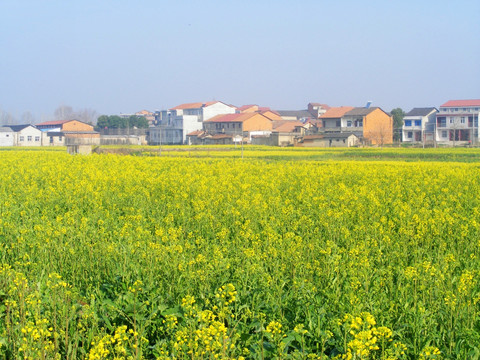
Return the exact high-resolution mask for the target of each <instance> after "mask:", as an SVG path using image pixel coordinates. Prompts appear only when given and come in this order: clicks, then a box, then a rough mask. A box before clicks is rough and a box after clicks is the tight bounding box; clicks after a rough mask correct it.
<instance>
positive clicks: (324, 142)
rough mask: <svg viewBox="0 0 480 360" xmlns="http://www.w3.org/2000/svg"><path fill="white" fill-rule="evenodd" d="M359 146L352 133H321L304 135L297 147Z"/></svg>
mask: <svg viewBox="0 0 480 360" xmlns="http://www.w3.org/2000/svg"><path fill="white" fill-rule="evenodd" d="M359 144H360V139H359V138H358V137H357V136H356V135H355V134H353V133H345V132H343V133H341V132H337V133H323V134H312V135H305V136H304V137H303V138H302V139H300V141H299V143H297V145H298V146H303V147H351V146H357V145H359Z"/></svg>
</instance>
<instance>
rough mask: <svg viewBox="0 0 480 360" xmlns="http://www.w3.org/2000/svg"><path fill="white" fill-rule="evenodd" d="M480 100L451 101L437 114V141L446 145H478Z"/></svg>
mask: <svg viewBox="0 0 480 360" xmlns="http://www.w3.org/2000/svg"><path fill="white" fill-rule="evenodd" d="M479 115H480V99H478V100H450V101H447V102H446V103H444V104H443V105H441V106H440V109H439V111H438V113H437V114H436V123H435V125H436V126H435V140H436V141H437V143H439V144H445V145H460V144H463V145H466V144H473V145H478V144H479V143H480V133H479V131H478V118H479Z"/></svg>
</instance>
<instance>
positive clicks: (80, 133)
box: [36, 120, 100, 146]
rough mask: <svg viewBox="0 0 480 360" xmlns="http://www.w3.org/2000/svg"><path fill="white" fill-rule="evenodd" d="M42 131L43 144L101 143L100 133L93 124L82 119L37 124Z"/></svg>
mask: <svg viewBox="0 0 480 360" xmlns="http://www.w3.org/2000/svg"><path fill="white" fill-rule="evenodd" d="M36 127H37V128H38V129H40V130H41V132H42V138H43V139H42V142H43V145H44V146H45V145H47V146H48V145H50V146H64V145H76V144H85V145H99V144H100V134H99V133H98V132H96V131H94V129H93V125H90V124H87V123H85V122H83V121H80V120H54V121H45V122H42V123H40V124H37V125H36Z"/></svg>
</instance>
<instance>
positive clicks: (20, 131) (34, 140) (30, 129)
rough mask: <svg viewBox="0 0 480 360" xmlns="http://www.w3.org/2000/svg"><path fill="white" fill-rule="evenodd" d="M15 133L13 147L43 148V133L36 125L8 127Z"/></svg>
mask: <svg viewBox="0 0 480 360" xmlns="http://www.w3.org/2000/svg"><path fill="white" fill-rule="evenodd" d="M4 127H8V128H10V129H11V130H12V131H13V133H14V140H13V143H14V145H13V146H42V132H41V131H40V130H39V129H38V128H37V127H36V126H34V125H30V124H24V125H7V126H4Z"/></svg>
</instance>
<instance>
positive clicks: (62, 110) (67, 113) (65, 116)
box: [53, 105, 74, 120]
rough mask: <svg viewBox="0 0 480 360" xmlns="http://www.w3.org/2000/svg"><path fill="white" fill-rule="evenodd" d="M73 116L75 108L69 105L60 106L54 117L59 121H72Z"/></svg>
mask: <svg viewBox="0 0 480 360" xmlns="http://www.w3.org/2000/svg"><path fill="white" fill-rule="evenodd" d="M73 115H74V112H73V108H72V107H71V106H69V105H60V106H59V107H58V108H56V109H55V111H54V112H53V116H54V117H55V119H57V120H70V119H71V118H73Z"/></svg>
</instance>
